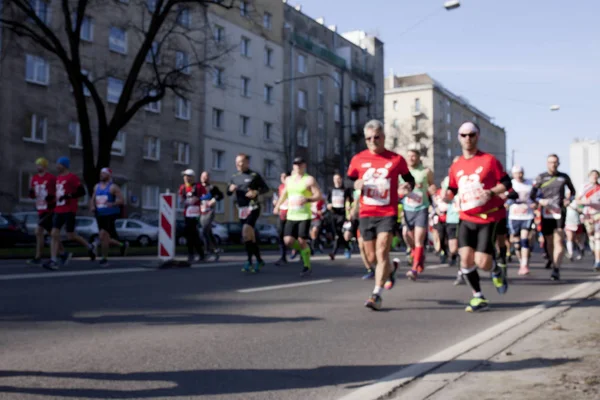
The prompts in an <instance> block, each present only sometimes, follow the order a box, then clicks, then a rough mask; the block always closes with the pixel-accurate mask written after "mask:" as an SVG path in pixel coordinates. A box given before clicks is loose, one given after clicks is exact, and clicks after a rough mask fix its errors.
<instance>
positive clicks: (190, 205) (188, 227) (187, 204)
mask: <svg viewBox="0 0 600 400" xmlns="http://www.w3.org/2000/svg"><path fill="white" fill-rule="evenodd" d="M181 175H182V176H183V184H182V185H181V186H180V187H179V198H180V199H181V201H182V202H183V204H184V210H183V216H184V221H185V227H184V232H185V239H186V242H187V248H188V262H189V263H190V264H191V263H193V262H194V261H195V255H194V249H195V251H197V252H198V257H199V261H203V260H204V244H203V243H202V240H200V234H199V233H198V220H199V219H200V197H202V196H204V195H205V194H206V189H205V188H204V186H202V184H200V183H196V182H195V177H196V173H195V172H194V170H193V169H186V170H185V171H182V172H181Z"/></svg>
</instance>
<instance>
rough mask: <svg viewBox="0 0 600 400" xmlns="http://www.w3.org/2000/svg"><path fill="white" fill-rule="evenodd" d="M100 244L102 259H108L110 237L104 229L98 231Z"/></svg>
mask: <svg viewBox="0 0 600 400" xmlns="http://www.w3.org/2000/svg"><path fill="white" fill-rule="evenodd" d="M99 236H100V243H101V244H102V258H103V259H104V260H106V259H107V258H108V248H109V247H110V235H109V234H108V232H107V231H105V230H104V229H103V230H101V231H100V234H99Z"/></svg>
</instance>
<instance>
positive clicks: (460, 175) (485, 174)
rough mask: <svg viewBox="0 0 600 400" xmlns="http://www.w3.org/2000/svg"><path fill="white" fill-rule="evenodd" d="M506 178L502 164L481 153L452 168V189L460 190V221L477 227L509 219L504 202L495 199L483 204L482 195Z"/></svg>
mask: <svg viewBox="0 0 600 400" xmlns="http://www.w3.org/2000/svg"><path fill="white" fill-rule="evenodd" d="M505 175H506V172H504V168H503V167H502V164H500V161H498V159H497V158H496V157H494V156H493V155H491V154H488V153H484V152H482V151H478V152H477V153H476V154H475V155H474V156H473V157H472V158H469V159H468V160H467V159H465V158H464V157H463V156H461V157H460V158H459V159H458V160H457V161H456V162H455V163H454V164H452V166H450V171H449V172H448V176H449V178H450V182H449V184H448V188H449V189H454V190H456V189H458V201H459V205H460V219H461V220H463V221H469V222H475V223H477V224H489V223H492V222H498V221H500V220H501V219H503V218H506V210H505V208H504V200H502V199H501V198H500V197H499V196H493V197H492V198H491V199H490V200H488V201H487V202H485V203H484V202H483V200H482V195H483V192H484V191H485V190H490V189H492V188H493V187H494V186H496V185H497V184H498V182H499V181H500V179H502V177H504V176H505Z"/></svg>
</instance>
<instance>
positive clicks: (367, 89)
mask: <svg viewBox="0 0 600 400" xmlns="http://www.w3.org/2000/svg"><path fill="white" fill-rule="evenodd" d="M365 98H366V99H367V102H369V103H370V102H371V88H370V87H368V88H366V89H365Z"/></svg>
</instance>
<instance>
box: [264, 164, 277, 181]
mask: <svg viewBox="0 0 600 400" xmlns="http://www.w3.org/2000/svg"><path fill="white" fill-rule="evenodd" d="M265 177H267V178H274V177H275V162H274V161H273V160H265Z"/></svg>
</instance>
